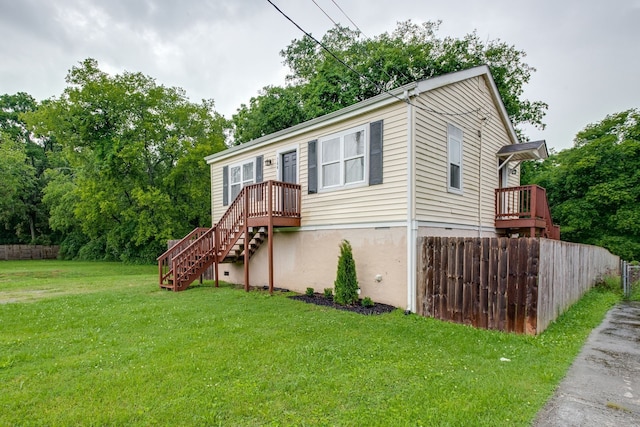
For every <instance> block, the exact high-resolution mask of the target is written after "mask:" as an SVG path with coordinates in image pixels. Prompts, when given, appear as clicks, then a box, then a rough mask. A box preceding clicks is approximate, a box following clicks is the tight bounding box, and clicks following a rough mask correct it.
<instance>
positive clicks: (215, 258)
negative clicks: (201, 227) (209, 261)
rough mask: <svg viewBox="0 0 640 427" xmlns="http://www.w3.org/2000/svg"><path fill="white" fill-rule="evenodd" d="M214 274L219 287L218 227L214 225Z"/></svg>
mask: <svg viewBox="0 0 640 427" xmlns="http://www.w3.org/2000/svg"><path fill="white" fill-rule="evenodd" d="M213 264H214V265H215V267H213V275H214V277H215V279H216V288H217V287H218V227H216V226H214V227H213Z"/></svg>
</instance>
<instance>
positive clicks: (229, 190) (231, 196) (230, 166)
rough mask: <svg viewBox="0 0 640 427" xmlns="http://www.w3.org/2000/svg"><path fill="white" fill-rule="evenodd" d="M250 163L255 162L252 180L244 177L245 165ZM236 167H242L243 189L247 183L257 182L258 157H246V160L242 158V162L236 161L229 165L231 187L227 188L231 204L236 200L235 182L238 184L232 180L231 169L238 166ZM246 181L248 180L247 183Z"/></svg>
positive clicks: (241, 181)
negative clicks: (233, 188)
mask: <svg viewBox="0 0 640 427" xmlns="http://www.w3.org/2000/svg"><path fill="white" fill-rule="evenodd" d="M249 163H251V164H253V178H252V179H251V182H249V180H247V179H245V177H244V165H247V164H249ZM236 167H239V168H240V191H242V189H243V188H244V187H245V186H246V185H252V184H255V183H256V158H255V157H254V158H251V159H245V160H242V161H240V162H236V163H233V164H230V165H229V172H228V173H229V176H228V178H229V181H228V182H229V188H228V190H227V191H228V195H229V204H231V203H233V201H234V200H235V197H233V190H232V187H233V185H234V184H237V183H234V182H233V181H232V180H231V173H232V172H231V171H232V170H233V168H236ZM245 182H246V184H245ZM238 194H240V192H238ZM236 197H237V195H236Z"/></svg>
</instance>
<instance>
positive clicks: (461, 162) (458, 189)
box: [447, 123, 464, 194]
mask: <svg viewBox="0 0 640 427" xmlns="http://www.w3.org/2000/svg"><path fill="white" fill-rule="evenodd" d="M454 130H456V131H458V132H460V138H458V137H457V136H456V135H453V133H454ZM452 143H457V144H458V146H459V151H458V152H459V158H458V163H454V162H452V158H451V155H452V153H451V144H452ZM463 149H464V131H463V130H462V127H461V126H457V125H454V124H453V123H448V124H447V191H448V192H449V193H455V194H463V188H464V186H463V179H462V177H463V176H464V175H463V169H464V168H463V165H464V151H463ZM453 164H455V165H456V166H458V179H459V181H460V187H454V186H452V185H451V178H452V176H451V165H453Z"/></svg>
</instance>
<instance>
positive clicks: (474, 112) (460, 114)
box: [267, 0, 481, 116]
mask: <svg viewBox="0 0 640 427" xmlns="http://www.w3.org/2000/svg"><path fill="white" fill-rule="evenodd" d="M267 2H269V4H270V5H271V6H273V7H274V9H276V10H277V11H278V12H279V13H280V14H281V15H282V16H284V17H285V18H286V19H287V20H288V21H289V22H291V23H292V24H293V25H294V26H295V27H296V28H297V29H298V30H300V31H301V32H302V33H303V34H304V35H306V36H307V37H309V38H310V39H311V40H313V41H314V42H315V43H316V44H317V45H318V46H320V47H321V48H322V49H324V50H325V51H326V52H327V53H328V54H329V55H331V56H332V57H333V58H334V59H335V60H336V61H338V62H339V63H340V64H342V65H343V66H344V67H345V68H347V69H348V70H350V71H351V72H352V73H355V74H356V75H357V76H359V77H360V78H362V79H364V80H366V81H368V82H369V83H371V84H372V85H373V86H375V87H376V88H377V89H378V90H379V91H380V92H381V93H386V94H387V95H390V96H392V97H393V98H396V99H397V100H399V101H402V102H405V103H407V104H409V105H411V106H413V107H416V108H418V109H420V110H423V111H426V112H430V113H434V114H439V115H442V116H464V115H468V114H477V113H479V112H480V111H481V109H480V108H477V109H475V110H470V111H464V112H459V113H448V112H443V111H436V110H433V109H431V108H428V107H423V106H422V105H417V104H414V103H412V102H411V101H410V100H409V99H408V98H407V99H404V98H401V97H399V96H398V95H395V94H393V93H391V92H390V91H388V90H387V89H385V88H383V87H380V85H379V84H377V83H376V82H374V81H373V80H371V79H370V78H369V77H367V76H365V75H364V74H362V73H360V72H358V71H357V70H355V69H353V67H351V66H350V65H349V64H347V63H346V62H344V61H343V60H342V59H340V58H339V57H338V56H337V55H336V54H335V53H333V52H332V51H331V50H330V49H329V48H328V47H326V46H325V45H324V44H323V43H322V42H321V41H319V40H318V39H316V38H315V37H313V36H312V35H311V34H310V33H308V32H307V31H306V30H305V29H304V28H302V27H301V26H300V25H298V23H297V22H295V21H294V20H293V19H291V18H290V17H289V16H288V15H287V14H286V13H284V12H283V11H282V10H281V9H280V8H279V7H278V6H276V5H275V4H274V3H273V2H272V1H271V0H267ZM314 3H315V1H314ZM332 21H333V20H332Z"/></svg>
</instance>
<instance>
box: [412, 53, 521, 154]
mask: <svg viewBox="0 0 640 427" xmlns="http://www.w3.org/2000/svg"><path fill="white" fill-rule="evenodd" d="M480 76H484V78H485V80H486V82H487V84H488V86H489V88H490V90H491V98H492V99H493V102H494V103H495V105H496V106H497V108H498V112H499V114H500V119H501V120H502V123H503V124H504V125H505V127H506V128H507V132H508V134H509V139H510V140H511V143H512V144H518V143H519V142H520V141H519V140H518V136H517V135H516V131H515V129H514V128H513V123H511V120H510V119H509V114H507V110H506V108H504V103H503V102H502V97H501V96H500V92H499V91H498V87H497V86H496V82H495V81H494V80H493V75H491V70H490V69H489V67H488V66H487V65H480V66H478V67H473V68H469V69H467V70H462V71H457V72H455V73H449V74H444V75H442V76H437V77H432V78H430V79H426V80H422V81H420V82H418V88H417V92H418V94H420V93H422V92H428V91H430V90H434V89H438V88H441V87H443V86H447V85H450V84H454V83H458V82H461V81H463V80H467V79H471V78H474V77H480Z"/></svg>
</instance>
